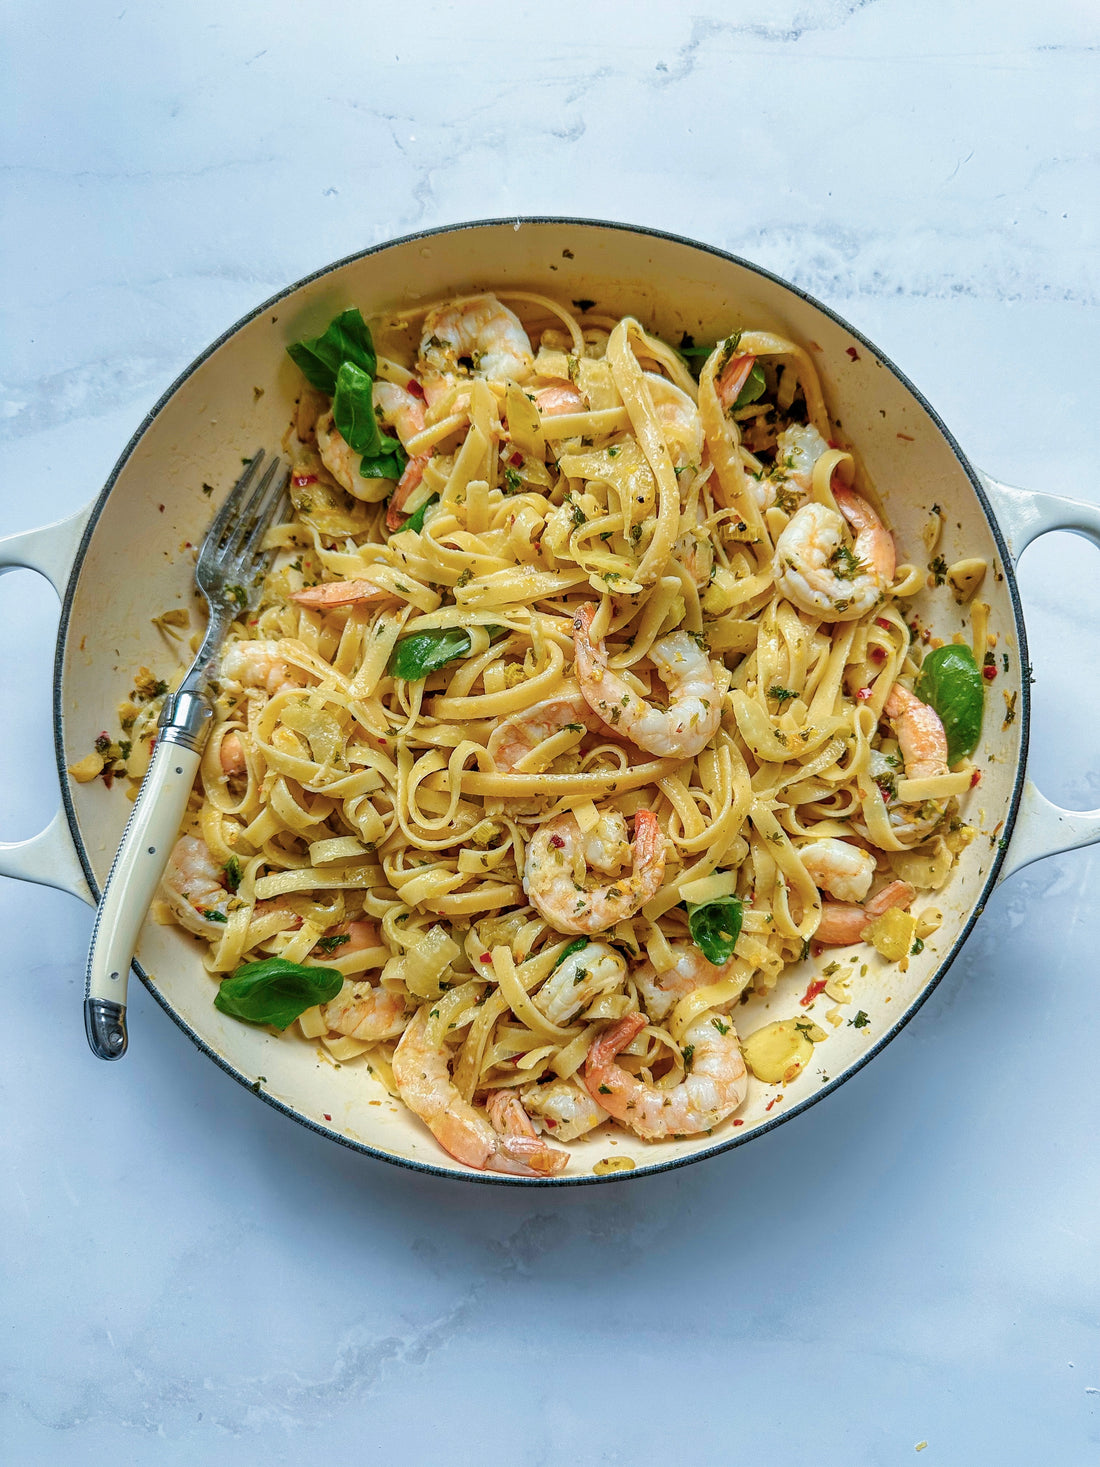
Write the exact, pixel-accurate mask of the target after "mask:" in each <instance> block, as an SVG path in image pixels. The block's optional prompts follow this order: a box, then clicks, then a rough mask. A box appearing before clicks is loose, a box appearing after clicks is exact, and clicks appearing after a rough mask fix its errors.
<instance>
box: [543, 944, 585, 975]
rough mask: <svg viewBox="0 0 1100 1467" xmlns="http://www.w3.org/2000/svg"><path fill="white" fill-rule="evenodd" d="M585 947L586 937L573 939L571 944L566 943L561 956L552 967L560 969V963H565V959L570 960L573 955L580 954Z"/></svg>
mask: <svg viewBox="0 0 1100 1467" xmlns="http://www.w3.org/2000/svg"><path fill="white" fill-rule="evenodd" d="M587 946H588V938H587V937H575V938H574V939H573V941H572V942H568V943H566V945H565V947H564V948H563V949H562V953H561V956H560V957H559V958H558V960H557V962H556V963H555V964H554V967H555V968H560V967H561V965H562V963H564V962H565V960H566V958H571V957H572V956H573V954H574V953H579V952H582V951H583V950H584V949H585V948H586V947H587ZM551 971H553V969H551Z"/></svg>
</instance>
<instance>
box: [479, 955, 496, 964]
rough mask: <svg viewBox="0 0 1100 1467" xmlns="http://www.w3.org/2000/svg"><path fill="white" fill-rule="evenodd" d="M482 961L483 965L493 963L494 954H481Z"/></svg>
mask: <svg viewBox="0 0 1100 1467" xmlns="http://www.w3.org/2000/svg"><path fill="white" fill-rule="evenodd" d="M481 961H482V962H483V963H491V962H492V961H493V955H492V953H482V954H481Z"/></svg>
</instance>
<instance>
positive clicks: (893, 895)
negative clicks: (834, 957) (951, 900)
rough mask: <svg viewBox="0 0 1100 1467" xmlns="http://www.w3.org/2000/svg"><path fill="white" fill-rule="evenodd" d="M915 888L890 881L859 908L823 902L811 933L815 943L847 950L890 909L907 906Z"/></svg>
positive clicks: (851, 905)
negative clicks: (816, 923)
mask: <svg viewBox="0 0 1100 1467" xmlns="http://www.w3.org/2000/svg"><path fill="white" fill-rule="evenodd" d="M916 894H917V891H916V887H913V886H910V885H909V883H908V882H907V881H891V883H890V884H889V886H884V887H883V888H882V890H881V891H880V892H878V893H876V895H875V896H873V897H872V898H871V900H870V901H869V902H864V903H863V904H862V905H861V906H860V905H855V904H849V903H846V902H822V904H821V921H820V923H819V924H818V928H817V931H816V932H815V933H814V936H813V940H814V942H821V943H825V944H826V945H827V946H830V947H832V946H841V947H847V945H848V944H849V943H851V942H860V941H862V940H863V933H864V931H865V929H866V928H867V927H868V926H869V925H870V924H871V923H872V922H873V921H874V920H875V918H876V917H881V916H882V914H883V912H888V911H889V910H890V908H891V907H908V906H909V904H910V902H911V901H912V900H913V898H914V897H915V896H916Z"/></svg>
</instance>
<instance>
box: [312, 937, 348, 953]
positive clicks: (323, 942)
mask: <svg viewBox="0 0 1100 1467" xmlns="http://www.w3.org/2000/svg"><path fill="white" fill-rule="evenodd" d="M350 941H351V937H350V935H349V934H348V933H347V932H334V933H333V934H332V936H331V937H320V938H318V939H317V946H318V947H319V948H320V949H321V951H322V952H325V953H334V952H335V951H336V949H337V948H338V947H343V945H344V943H345V942H350Z"/></svg>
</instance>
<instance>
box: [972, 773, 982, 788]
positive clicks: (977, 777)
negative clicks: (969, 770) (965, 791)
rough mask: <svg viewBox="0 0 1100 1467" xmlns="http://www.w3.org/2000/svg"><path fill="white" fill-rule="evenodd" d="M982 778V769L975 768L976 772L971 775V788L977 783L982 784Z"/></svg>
mask: <svg viewBox="0 0 1100 1467" xmlns="http://www.w3.org/2000/svg"><path fill="white" fill-rule="evenodd" d="M981 779H982V771H981V770H980V769H975V771H974V773H973V774H972V775H971V776H970V788H971V789H973V788H974V786H975V785H976V784H980V783H981Z"/></svg>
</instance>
